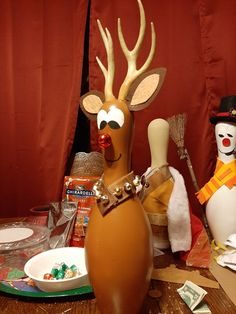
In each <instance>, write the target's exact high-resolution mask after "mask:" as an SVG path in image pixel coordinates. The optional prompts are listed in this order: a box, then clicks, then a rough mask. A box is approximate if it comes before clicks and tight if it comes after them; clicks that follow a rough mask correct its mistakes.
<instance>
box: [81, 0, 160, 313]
mask: <svg viewBox="0 0 236 314" xmlns="http://www.w3.org/2000/svg"><path fill="white" fill-rule="evenodd" d="M138 5H139V10H140V24H141V26H140V32H139V36H138V39H137V42H136V45H135V47H134V49H133V50H131V51H130V50H128V48H127V46H126V43H125V40H124V37H123V33H122V30H121V23H120V20H118V36H119V41H120V44H121V48H122V50H123V53H124V55H125V57H126V60H127V63H128V71H127V76H126V78H125V79H124V82H123V84H122V85H121V87H120V91H119V95H118V97H117V98H116V97H115V96H114V95H113V91H112V85H113V79H114V73H115V64H114V55H113V53H114V52H113V42H112V37H111V35H110V33H109V30H108V29H107V28H106V29H105V30H104V29H103V27H102V25H101V23H100V21H98V27H99V30H100V33H101V36H102V39H103V42H104V45H105V48H106V52H107V68H105V66H104V65H103V64H102V62H101V61H100V60H99V59H98V58H97V61H98V64H99V66H100V68H101V70H102V72H103V74H104V77H105V88H104V95H103V94H102V93H101V92H94V91H92V92H89V93H87V94H86V95H84V96H83V97H82V98H81V107H82V109H83V111H84V112H85V114H86V115H87V116H88V117H90V118H92V119H93V118H94V119H97V126H98V133H99V145H100V147H101V148H102V151H103V154H104V160H105V163H104V174H103V176H102V178H101V180H100V181H99V182H98V184H96V185H95V186H94V191H95V194H96V197H97V207H96V208H95V209H94V210H92V214H91V217H90V220H89V225H88V230H87V235H86V241H85V250H86V259H87V268H88V273H89V278H90V281H91V284H92V286H93V289H94V293H95V296H96V299H97V304H98V307H99V309H100V311H101V312H102V313H104V314H113V313H116V314H135V313H139V312H140V309H141V307H142V304H143V301H144V298H145V295H146V293H147V290H148V287H149V283H150V278H151V273H152V264H153V249H152V242H151V229H150V224H149V221H148V218H147V215H146V214H145V211H144V209H143V206H142V204H141V202H140V200H139V198H138V197H137V195H136V185H138V184H139V180H138V179H137V178H136V177H135V176H134V174H133V172H132V171H131V168H130V164H131V149H132V139H133V129H134V115H133V111H137V110H141V109H143V108H145V107H147V106H148V105H149V104H150V103H151V101H152V100H153V98H154V97H155V96H156V94H157V93H158V91H159V89H160V87H161V85H162V82H163V79H164V75H165V69H155V70H152V71H149V72H146V70H147V68H148V67H149V65H150V63H151V61H152V59H153V56H154V51H155V31H154V26H153V24H151V29H152V43H151V49H150V53H149V55H148V57H147V60H146V61H145V62H144V64H143V65H142V66H141V67H140V68H139V69H137V66H136V61H137V57H138V51H139V49H140V47H141V44H142V42H143V38H144V34H145V13H144V9H143V6H142V3H141V1H140V0H138Z"/></svg>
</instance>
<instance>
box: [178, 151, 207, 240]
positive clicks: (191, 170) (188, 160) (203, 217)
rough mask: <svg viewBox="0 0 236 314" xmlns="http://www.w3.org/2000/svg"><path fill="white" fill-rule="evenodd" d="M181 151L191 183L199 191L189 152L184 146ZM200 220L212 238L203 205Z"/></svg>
mask: <svg viewBox="0 0 236 314" xmlns="http://www.w3.org/2000/svg"><path fill="white" fill-rule="evenodd" d="M183 151H184V158H185V159H186V162H187V166H188V169H189V172H190V176H191V178H192V181H193V185H194V188H195V191H196V192H198V191H199V185H198V183H197V179H196V176H195V173H194V170H193V165H192V162H191V159H190V156H189V153H188V151H187V149H186V148H184V150H183ZM202 221H203V224H204V227H205V229H206V232H207V235H208V238H209V239H210V240H212V235H211V232H210V229H209V225H208V222H207V218H206V214H205V209H204V208H203V207H202Z"/></svg>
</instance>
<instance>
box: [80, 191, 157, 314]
mask: <svg viewBox="0 0 236 314" xmlns="http://www.w3.org/2000/svg"><path fill="white" fill-rule="evenodd" d="M150 234H151V230H150V224H149V221H148V218H147V216H146V214H145V212H144V210H143V207H142V205H141V203H140V201H139V199H137V197H135V198H130V199H129V200H127V201H125V202H124V203H121V204H120V205H118V206H117V207H116V208H114V209H113V210H112V211H111V212H109V213H108V214H107V215H105V216H104V217H103V216H102V215H101V213H100V211H99V209H98V208H95V209H94V210H93V211H92V214H91V217H90V221H89V228H88V232H87V235H86V243H85V247H86V258H87V267H88V272H89V275H90V280H91V284H92V286H93V289H94V293H95V296H96V298H97V302H98V306H99V308H100V309H102V313H104V314H115V313H116V314H126V313H127V314H135V313H139V311H140V308H141V306H142V303H143V300H144V298H145V296H146V293H147V290H148V286H149V282H150V278H151V272H152V261H153V258H152V241H151V237H150Z"/></svg>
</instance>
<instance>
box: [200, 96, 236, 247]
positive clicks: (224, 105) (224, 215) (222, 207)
mask: <svg viewBox="0 0 236 314" xmlns="http://www.w3.org/2000/svg"><path fill="white" fill-rule="evenodd" d="M210 122H211V123H212V124H214V125H215V137H216V143H217V150H218V158H217V162H216V168H215V171H214V175H213V177H212V178H211V179H210V180H209V181H208V182H207V183H206V184H205V185H204V186H203V188H201V190H200V191H199V192H198V193H197V198H198V200H199V202H200V203H201V204H204V203H205V202H206V217H207V221H208V224H209V227H210V230H211V233H212V236H213V238H214V240H215V241H216V243H218V244H219V243H224V242H225V241H226V240H227V238H228V237H229V235H231V234H235V233H236V159H235V151H236V149H235V148H236V96H227V97H223V98H222V99H221V103H220V107H219V112H218V113H217V114H216V116H214V117H211V118H210Z"/></svg>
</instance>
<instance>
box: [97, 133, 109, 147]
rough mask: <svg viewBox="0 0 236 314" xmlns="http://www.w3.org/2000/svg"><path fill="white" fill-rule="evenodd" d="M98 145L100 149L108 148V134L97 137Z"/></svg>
mask: <svg viewBox="0 0 236 314" xmlns="http://www.w3.org/2000/svg"><path fill="white" fill-rule="evenodd" d="M98 145H99V146H100V147H101V148H108V147H109V146H110V145H111V137H110V135H109V134H101V135H100V136H99V137H98Z"/></svg>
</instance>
